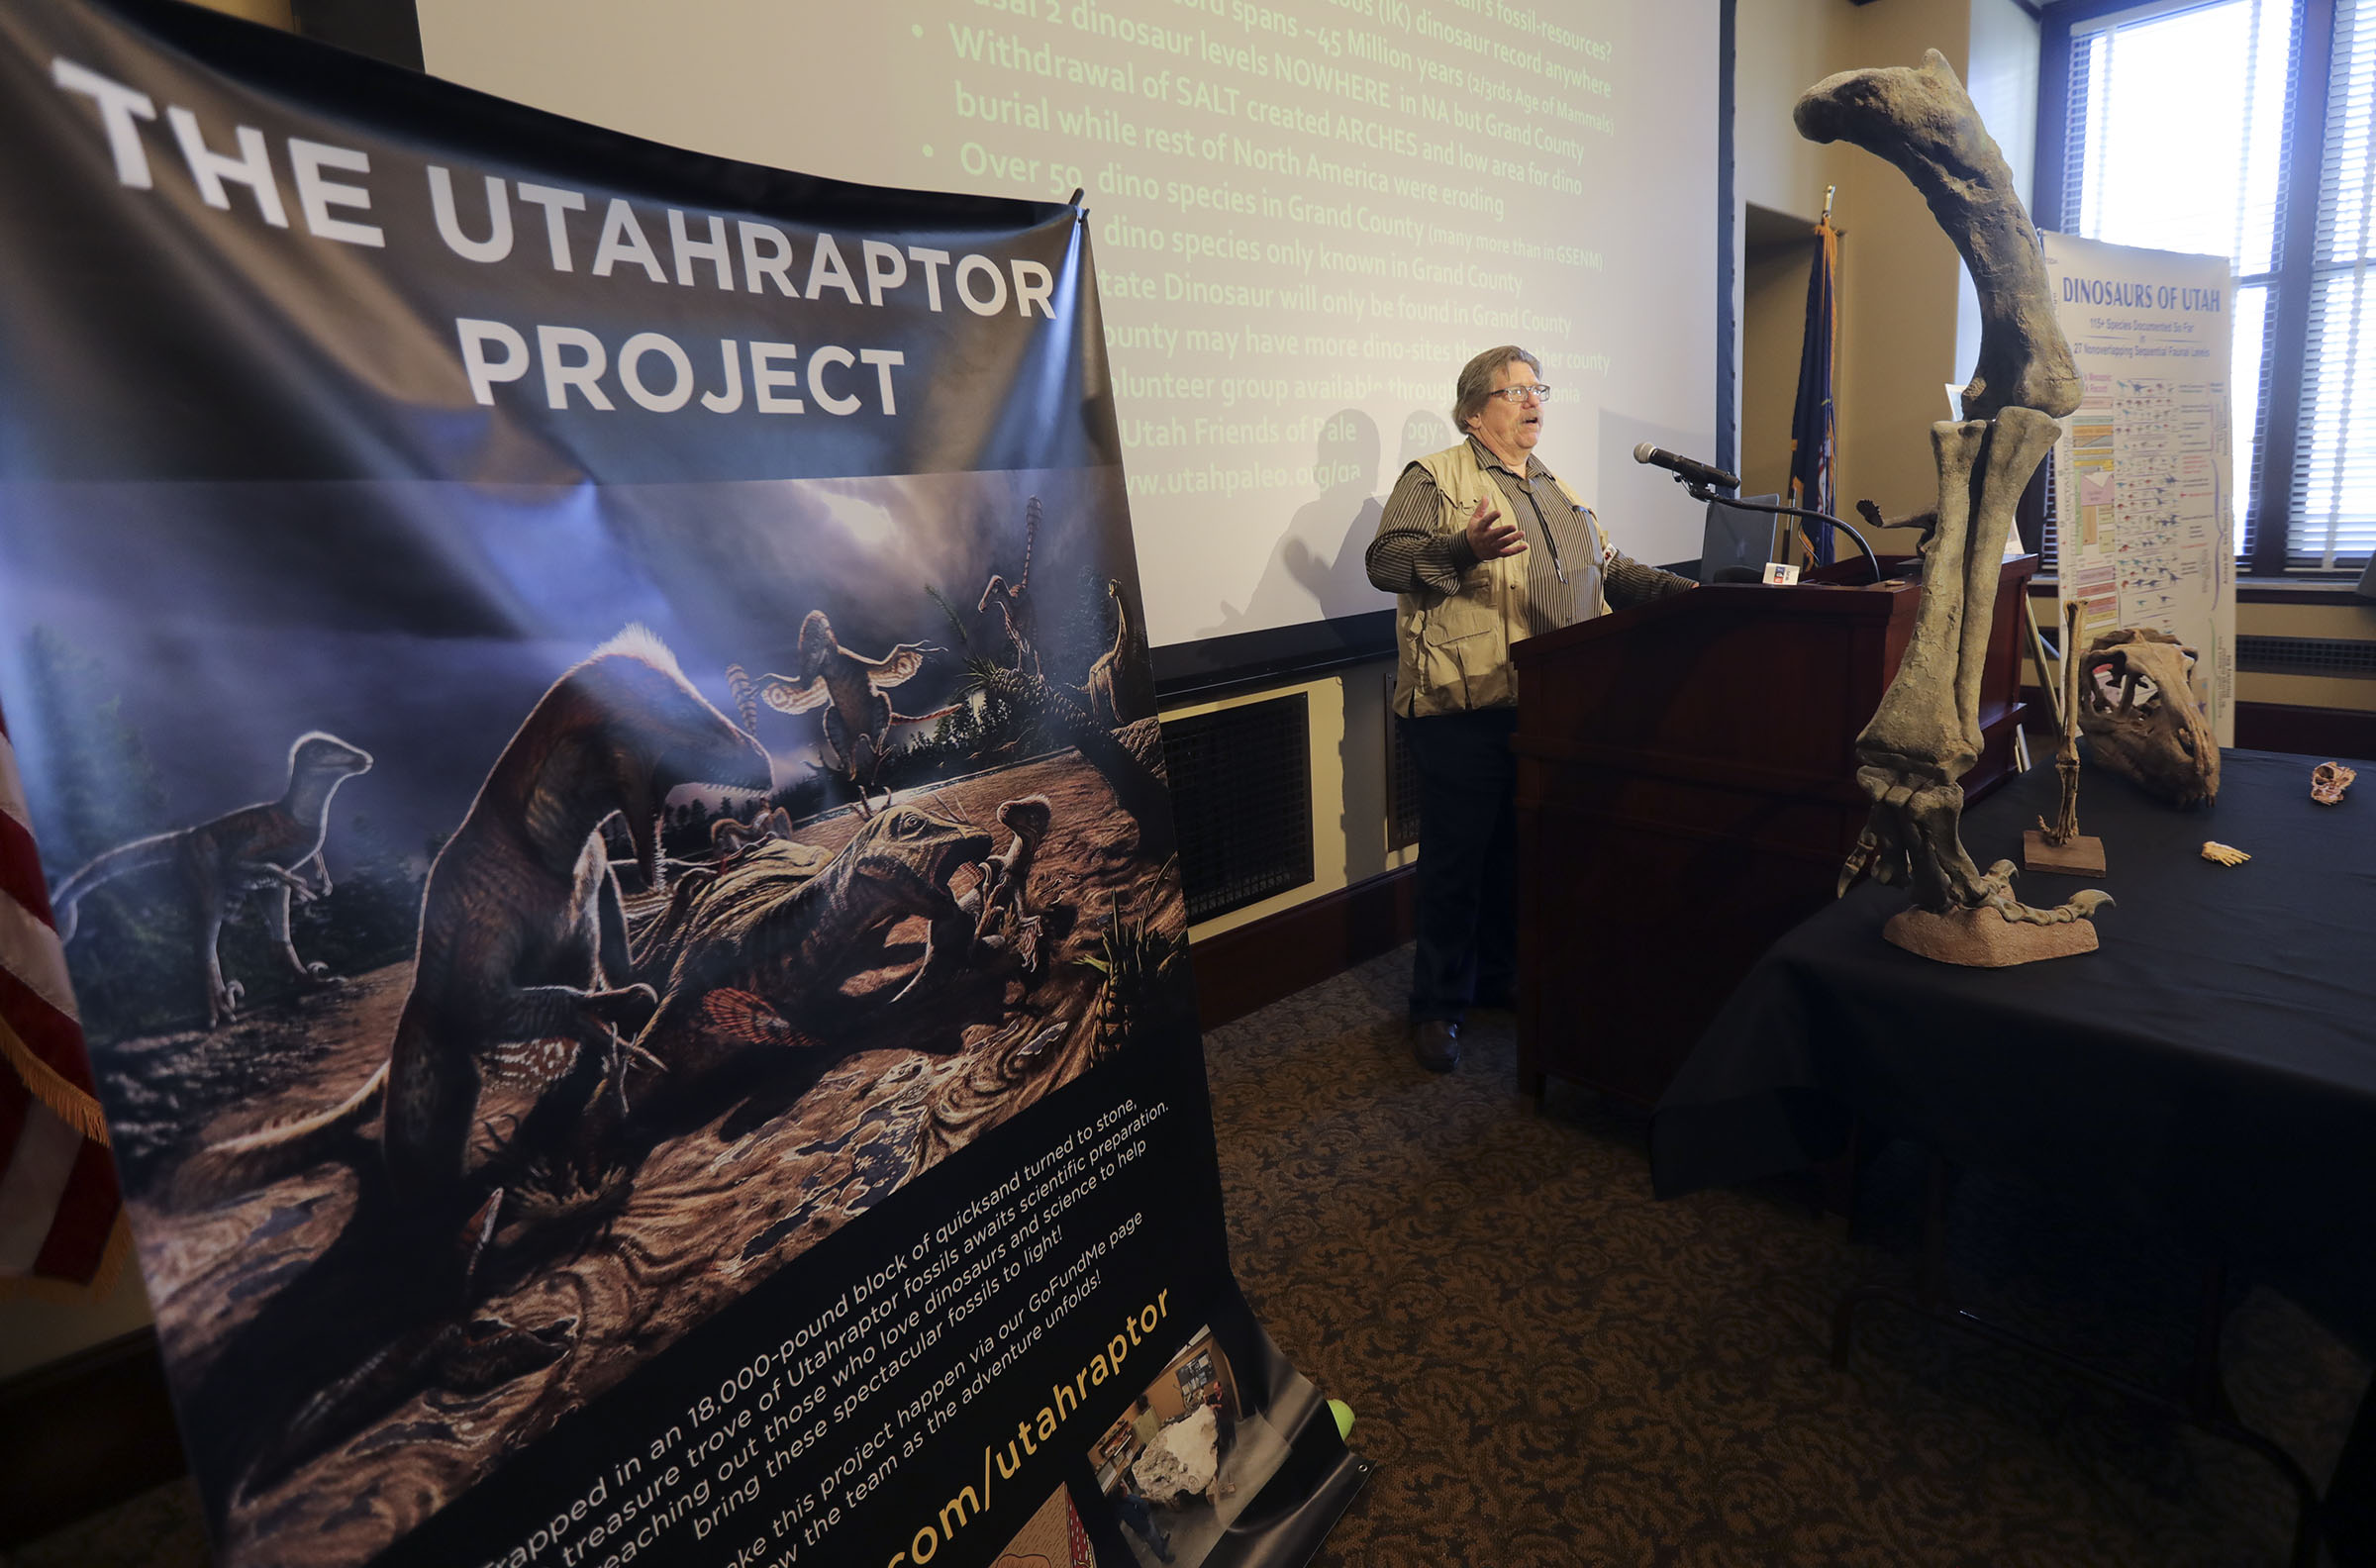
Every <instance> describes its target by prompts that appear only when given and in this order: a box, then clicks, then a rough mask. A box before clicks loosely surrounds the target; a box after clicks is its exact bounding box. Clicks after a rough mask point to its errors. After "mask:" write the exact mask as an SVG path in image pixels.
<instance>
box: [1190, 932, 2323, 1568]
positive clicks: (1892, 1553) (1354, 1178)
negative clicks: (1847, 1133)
mask: <svg viewBox="0 0 2376 1568" xmlns="http://www.w3.org/2000/svg"><path fill="white" fill-rule="evenodd" d="M1408 963H1409V953H1408V949H1405V950H1404V951H1402V952H1399V953H1396V954H1391V955H1389V956H1388V957H1386V958H1382V959H1379V960H1377V961H1375V962H1373V963H1370V964H1367V965H1365V966H1363V967H1362V968H1360V969H1357V970H1355V971H1353V972H1351V973H1348V974H1346V975H1342V976H1340V977H1338V978H1337V979H1336V980H1333V981H1331V982H1329V983H1327V984H1324V985H1322V986H1319V987H1316V988H1314V989H1313V990H1311V991H1308V992H1305V993H1303V994H1301V995H1299V996H1296V997H1293V998H1290V999H1289V1000H1287V1001H1285V1002H1282V1003H1279V1004H1277V1005H1275V1006H1273V1007H1270V1008H1268V1009H1265V1010H1264V1011H1262V1012H1261V1013H1258V1014H1255V1015H1253V1016H1252V1017H1249V1018H1247V1019H1244V1020H1242V1021H1240V1022H1239V1023H1238V1024H1235V1025H1232V1026H1230V1027H1228V1028H1226V1029H1219V1030H1217V1031H1215V1032H1213V1033H1212V1034H1210V1035H1208V1036H1207V1047H1206V1048H1207V1058H1208V1060H1209V1062H1210V1064H1211V1066H1210V1070H1211V1075H1212V1082H1213V1090H1214V1095H1215V1101H1216V1110H1217V1117H1218V1121H1219V1125H1220V1142H1221V1151H1222V1153H1221V1160H1222V1171H1223V1177H1224V1185H1225V1189H1226V1191H1227V1194H1228V1201H1229V1205H1230V1227H1231V1233H1232V1235H1233V1236H1234V1237H1235V1238H1236V1243H1235V1244H1236V1248H1237V1257H1236V1262H1237V1267H1238V1274H1239V1277H1240V1279H1241V1280H1242V1282H1243V1283H1244V1285H1245V1288H1246V1290H1247V1292H1248V1294H1249V1295H1250V1296H1251V1298H1252V1299H1253V1301H1254V1304H1255V1306H1256V1308H1257V1310H1258V1311H1260V1312H1261V1313H1262V1315H1263V1316H1264V1318H1265V1320H1266V1321H1267V1322H1268V1323H1269V1326H1270V1328H1271V1331H1272V1333H1273V1335H1274V1336H1275V1337H1276V1338H1277V1339H1278V1341H1279V1343H1280V1344H1281V1345H1282V1346H1283V1347H1284V1348H1285V1350H1286V1351H1287V1353H1288V1355H1289V1356H1290V1357H1292V1358H1293V1359H1294V1360H1295V1361H1296V1362H1297V1363H1298V1364H1299V1365H1300V1366H1301V1367H1302V1368H1303V1370H1304V1371H1305V1372H1307V1373H1308V1374H1310V1375H1311V1376H1312V1377H1313V1378H1314V1380H1315V1381H1317V1382H1318V1383H1319V1384H1320V1385H1321V1386H1322V1387H1323V1388H1324V1389H1325V1390H1326V1391H1327V1392H1328V1393H1330V1394H1332V1395H1335V1396H1337V1397H1339V1398H1342V1399H1344V1400H1346V1401H1347V1402H1349V1403H1350V1404H1351V1405H1352V1407H1353V1409H1354V1411H1355V1412H1356V1414H1357V1417H1358V1424H1357V1425H1356V1426H1355V1427H1354V1430H1353V1436H1352V1441H1353V1446H1354V1447H1355V1448H1356V1450H1358V1451H1359V1452H1361V1453H1363V1454H1364V1455H1366V1456H1367V1457H1369V1458H1371V1459H1374V1460H1376V1461H1378V1463H1379V1467H1380V1468H1379V1470H1378V1473H1377V1475H1376V1477H1375V1479H1374V1480H1373V1481H1372V1482H1371V1484H1370V1486H1369V1488H1368V1489H1367V1491H1366V1492H1365V1493H1364V1494H1363V1495H1362V1497H1361V1498H1360V1499H1359V1500H1357V1501H1356V1502H1355V1503H1354V1505H1353V1507H1352V1509H1351V1511H1350V1512H1349V1513H1348V1514H1347V1516H1346V1517H1345V1519H1344V1520H1343V1522H1342V1523H1341V1524H1340V1525H1338V1527H1337V1531H1336V1533H1335V1535H1334V1536H1333V1537H1332V1539H1331V1541H1330V1544H1329V1547H1328V1549H1327V1550H1326V1551H1325V1552H1324V1553H1323V1554H1322V1556H1321V1557H1320V1559H1319V1562H1320V1564H1322V1565H1326V1568H1356V1565H1357V1568H1423V1565H1424V1568H1443V1565H1446V1564H1459V1565H1474V1568H1552V1565H1560V1568H1566V1565H1571V1564H1614V1565H1633V1564H1679V1565H1680V1564H1688V1565H1693V1568H1699V1565H1707V1568H1716V1565H1731V1564H1802V1563H1803V1564H1819V1563H1821V1564H1833V1563H1837V1564H1871V1565H1874V1568H1904V1565H1910V1564H1919V1565H1961V1564H1969V1565H1973V1568H1983V1565H1985V1568H2015V1565H2038V1568H2043V1565H2047V1564H2055V1565H2088V1568H2105V1565H2112V1564H2129V1563H2133V1564H2140V1565H2142V1564H2151V1565H2155V1568H2174V1565H2181V1564H2187V1565H2191V1564H2204V1565H2213V1564H2217V1565H2222V1568H2228V1565H2237V1564H2259V1563H2270V1564H2275V1563H2282V1562H2283V1561H2284V1560H2285V1556H2286V1552H2287V1550H2288V1547H2289V1544H2290V1541H2291V1532H2292V1527H2293V1504H2292V1497H2293V1494H2292V1492H2291V1490H2290V1489H2289V1488H2288V1487H2286V1485H2285V1484H2284V1483H2283V1482H2282V1481H2281V1480H2279V1479H2278V1478H2277V1476H2276V1474H2275V1472H2274V1471H2272V1470H2271V1469H2270V1468H2269V1467H2268V1466H2267V1465H2266V1463H2265V1462H2264V1461H2262V1460H2260V1459H2258V1458H2256V1457H2254V1456H2252V1455H2250V1454H2248V1453H2246V1452H2244V1451H2243V1450H2241V1449H2238V1448H2235V1447H2231V1446H2230V1445H2228V1444H2227V1443H2223V1442H2220V1441H2218V1440H2216V1439H2214V1438H2211V1437H2208V1436H2205V1435H2202V1434H2200V1433H2197V1432H2194V1431H2192V1430H2189V1429H2186V1428H2183V1427H2180V1426H2178V1425H2177V1424H2176V1423H2174V1422H2172V1421H2166V1420H2163V1419H2161V1418H2159V1417H2156V1416H2153V1415H2152V1414H2150V1413H2148V1412H2143V1411H2140V1410H2139V1409H2138V1408H2137V1407H2136V1406H2134V1405H2133V1404H2131V1403H2129V1402H2128V1401H2125V1400H2123V1399H2121V1398H2119V1397H2117V1396H2114V1395H2111V1394H2108V1393H2099V1392H2097V1391H2094V1390H2092V1389H2090V1388H2088V1387H2087V1386H2085V1385H2083V1384H2080V1383H2078V1382H2077V1381H2075V1380H2074V1379H2072V1378H2070V1377H2068V1376H2066V1375H2064V1374H2062V1373H2059V1372H2056V1371H2054V1370H2052V1369H2050V1368H2047V1367H2044V1366H2042V1365H2038V1364H2036V1363H2033V1362H2031V1361H2029V1360H2028V1359H2026V1358H2023V1357H2019V1356H2016V1355H2014V1354H2012V1353H2010V1352H2007V1351H2003V1350H2000V1349H1997V1348H1995V1347H1993V1346H1990V1345H1986V1344H1983V1343H1981V1342H1979V1341H1977V1340H1973V1339H1969V1338H1967V1337H1966V1336H1963V1335H1960V1334H1951V1333H1949V1332H1947V1331H1945V1330H1943V1329H1940V1328H1937V1327H1935V1326H1932V1325H1931V1324H1928V1323H1922V1322H1921V1321H1919V1320H1917V1319H1915V1318H1913V1317H1912V1316H1911V1315H1908V1314H1905V1313H1901V1312H1899V1311H1897V1310H1896V1309H1894V1308H1890V1307H1878V1308H1874V1309H1870V1310H1868V1312H1867V1313H1866V1314H1865V1316H1864V1317H1863V1318H1862V1319H1861V1320H1860V1329H1859V1334H1858V1342H1857V1350H1856V1354H1855V1357H1854V1359H1853V1361H1852V1363H1851V1366H1850V1369H1849V1371H1847V1372H1846V1373H1840V1372H1835V1371H1834V1370H1833V1369H1832V1365H1831V1363H1830V1360H1829V1358H1828V1344H1829V1319H1830V1312H1831V1308H1832V1302H1833V1301H1834V1299H1835V1298H1836V1297H1837V1296H1838V1295H1839V1294H1840V1293H1841V1292H1842V1291H1844V1290H1846V1289H1848V1288H1849V1287H1851V1286H1853V1285H1856V1284H1860V1283H1864V1282H1867V1281H1869V1280H1872V1279H1875V1278H1885V1279H1891V1280H1898V1281H1910V1280H1911V1278H1912V1243H1913V1239H1914V1236H1915V1220H1916V1216H1917V1214H1918V1210H1917V1207H1916V1206H1917V1202H1918V1200H1919V1197H1920V1192H1921V1183H1922V1176H1923V1170H1922V1164H1921V1161H1920V1160H1919V1158H1917V1157H1915V1156H1914V1155H1913V1154H1912V1153H1911V1152H1910V1151H1905V1150H1899V1149H1893V1150H1892V1151H1891V1152H1890V1153H1889V1154H1886V1155H1885V1156H1884V1157H1883V1158H1882V1159H1881V1160H1879V1161H1878V1162H1876V1164H1875V1165H1874V1166H1873V1167H1872V1169H1871V1171H1870V1172H1869V1173H1868V1176H1867V1178H1866V1182H1865V1196H1864V1202H1863V1208H1862V1214H1861V1216H1860V1220H1859V1225H1858V1230H1857V1237H1856V1240H1855V1241H1854V1242H1853V1243H1851V1242H1850V1241H1849V1240H1848V1239H1847V1236H1846V1233H1845V1227H1844V1225H1843V1224H1842V1222H1840V1221H1839V1220H1837V1219H1831V1220H1819V1219H1817V1218H1815V1217H1814V1216H1813V1215H1812V1214H1811V1213H1810V1210H1809V1209H1808V1207H1807V1206H1806V1204H1805V1203H1804V1202H1802V1201H1799V1199H1798V1198H1797V1197H1796V1196H1795V1195H1794V1194H1792V1193H1791V1192H1789V1191H1788V1190H1786V1189H1784V1188H1782V1187H1776V1188H1775V1189H1773V1190H1770V1191H1768V1190H1748V1191H1726V1192H1712V1193H1704V1194H1700V1195H1697V1196H1694V1197H1691V1198H1686V1199H1681V1200H1678V1201H1675V1202H1671V1203H1665V1204H1659V1203H1654V1202H1652V1201H1651V1198H1650V1194H1649V1175H1648V1165H1647V1160H1646V1158H1645V1157H1644V1154H1643V1147H1644V1124H1643V1123H1642V1121H1641V1120H1640V1119H1639V1118H1637V1117H1633V1116H1629V1115H1622V1114H1619V1113H1615V1112H1612V1111H1610V1110H1607V1109H1605V1108H1604V1107H1603V1106H1602V1104H1601V1103H1600V1102H1599V1101H1598V1099H1597V1098H1596V1097H1593V1096H1591V1095H1589V1094H1587V1093H1585V1092H1583V1091H1580V1090H1576V1089H1573V1088H1568V1087H1562V1086H1556V1085H1555V1086H1554V1087H1553V1089H1552V1091H1551V1096H1550V1100H1549V1104H1548V1106H1547V1108H1546V1114H1543V1115H1537V1114H1535V1110H1534V1108H1533V1107H1532V1105H1531V1104H1530V1103H1528V1102H1526V1101H1524V1100H1522V1099H1520V1098H1519V1097H1518V1096H1517V1095H1516V1094H1515V1092H1514V1088H1513V1085H1514V1083H1515V1073H1514V1068H1513V1054H1514V1051H1515V1036H1514V1028H1513V1024H1512V1022H1511V1019H1510V1016H1509V1015H1508V1014H1486V1015H1483V1016H1482V1017H1480V1018H1479V1019H1478V1020H1476V1021H1475V1024H1474V1027H1472V1029H1471V1030H1470V1034H1469V1039H1468V1046H1469V1054H1468V1058H1467V1059H1466V1060H1464V1061H1463V1062H1462V1064H1461V1067H1460V1070H1459V1071H1458V1073H1456V1074H1454V1075H1453V1076H1451V1077H1449V1078H1438V1077H1435V1076H1433V1075H1431V1074H1428V1073H1425V1072H1423V1071H1422V1070H1420V1069H1419V1068H1418V1067H1416V1066H1414V1065H1413V1064H1412V1063H1411V1061H1410V1058H1409V1055H1408V1052H1407V1051H1406V1049H1405V1047H1404V1044H1403V1035H1402V1029H1401V998H1402V991H1403V984H1404V980H1405V976H1406V973H1407V966H1408ZM1951 1216H1952V1218H1951V1222H1950V1224H1951V1232H1950V1233H1951V1234H1952V1235H1953V1237H1954V1246H1953V1250H1952V1252H1951V1254H1950V1280H1951V1283H1952V1287H1953V1289H1954V1290H1955V1291H1956V1292H1957V1293H1959V1295H1961V1296H1962V1297H1963V1298H1964V1302H1965V1305H1967V1306H1970V1307H1972V1308H1974V1309H1975V1310H1980V1311H1985V1312H1987V1313H1990V1314H1991V1315H1993V1316H1996V1317H1998V1318H2000V1319H2002V1320H2003V1321H2005V1322H2008V1323H2013V1324H2015V1325H2017V1326H2021V1327H2024V1328H2027V1329H2029V1330H2030V1331H2032V1332H2036V1333H2039V1334H2041V1335H2044V1336H2047V1337H2050V1338H2051V1339H2052V1340H2053V1341H2054V1342H2055V1343H2057V1344H2059V1345H2061V1346H2062V1347H2064V1348H2066V1349H2069V1350H2072V1351H2075V1352H2077V1353H2079V1354H2082V1355H2086V1356H2089V1357H2091V1358H2094V1359H2099V1360H2101V1361H2103V1362H2105V1363H2107V1364H2110V1365H2113V1366H2116V1367H2119V1368H2122V1369H2123V1370H2127V1371H2129V1372H2130V1374H2131V1375H2134V1376H2138V1377H2140V1378H2147V1379H2152V1380H2153V1381H2155V1382H2156V1384H2157V1386H2168V1385H2169V1384H2170V1383H2171V1382H2173V1381H2174V1380H2175V1377H2176V1374H2177V1372H2178V1370H2179V1369H2181V1368H2183V1366H2184V1364H2185V1360H2186V1353H2187V1347H2188V1344H2189V1342H2190V1337H2191V1332H2192V1318H2193V1310H2194V1303H2195V1299H2196V1292H2197V1289H2198V1281H2199V1276H2198V1275H2197V1274H2196V1273H2195V1272H2194V1271H2193V1269H2192V1268H2191V1267H2190V1266H2189V1265H2188V1264H2187V1262H2186V1261H2185V1260H2184V1258H2183V1257H2182V1256H2181V1255H2180V1254H2179V1253H2178V1252H2177V1251H2176V1250H2175V1249H2174V1248H2171V1247H2168V1246H2164V1245H2158V1244H2156V1243H2155V1242H2153V1241H2150V1240H2140V1239H2139V1238H2137V1237H2136V1236H2135V1235H2134V1234H2133V1233H2131V1232H2128V1231H2124V1230H2122V1229H2120V1228H2118V1227H2116V1226H2113V1225H2108V1224H2105V1223H2103V1222H2102V1221H2100V1220H2095V1219H2091V1218H2090V1217H2088V1216H2086V1215H2084V1214H2082V1213H2078V1212H2075V1211H2073V1210H2071V1209H2069V1208H2067V1207H2065V1206H2062V1205H2058V1204H2056V1203H2055V1202H2053V1201H2052V1200H2050V1199H2048V1198H2045V1197H2042V1196H2040V1195H2037V1194H2032V1193H2030V1192H2028V1191H2026V1190H2024V1189H2021V1188H2018V1187H2013V1186H2010V1185H2007V1184H2003V1183H1995V1182H1988V1181H1984V1180H1982V1179H1980V1178H1978V1177H1971V1178H1967V1179H1966V1180H1965V1181H1964V1182H1963V1183H1962V1184H1961V1185H1960V1186H1959V1187H1958V1189H1957V1190H1956V1196H1955V1200H1954V1207H1953V1210H1952V1211H1951ZM2226 1349H2227V1355H2228V1368H2229V1385H2230V1389H2231V1392H2232V1393H2233V1395H2234V1399H2235V1404H2236V1406H2237V1407H2238V1409H2239V1410H2240V1412H2241V1413H2242V1415H2243V1417H2244V1419H2245V1420H2246V1421H2247V1422H2248V1423H2251V1424H2255V1425H2258V1426H2259V1427H2260V1428H2261V1429H2262V1430H2264V1431H2267V1432H2268V1433H2270V1434H2271V1435H2272V1436H2274V1437H2276V1438H2277V1439H2278V1440H2279V1441H2280V1442H2282V1443H2284V1444H2285V1445H2286V1446H2287V1447H2289V1448H2290V1449H2291V1450H2292V1451H2293V1452H2294V1453H2295V1454H2296V1455H2297V1456H2299V1457H2301V1458H2303V1459H2304V1461H2305V1462H2306V1463H2307V1464H2308V1466H2309V1468H2310V1470H2311V1472H2312V1474H2313V1475H2314V1476H2316V1477H2318V1478H2319V1479H2320V1480H2321V1481H2322V1482H2323V1481H2324V1480H2325V1477H2326V1473H2327V1469H2328V1467H2330V1466H2331V1464H2332V1462H2333V1459H2334V1455H2335V1453H2336V1452H2337V1450H2338V1449H2339V1447H2340V1445H2341V1442H2342V1439H2343V1435H2344V1432H2345V1431H2346V1429H2347V1427H2348V1425H2349V1422H2350V1418H2351V1414H2352V1411H2353V1409H2354V1408H2355V1406H2356V1403H2357V1400H2358V1396H2359V1393H2360V1391H2361V1389H2362V1388H2363V1387H2364V1386H2365V1384H2366V1382H2367V1379H2368V1375H2369V1368H2368V1365H2367V1363H2366V1362H2365V1361H2363V1360H2361V1359H2359V1358H2358V1357H2357V1356H2355V1355H2354V1354H2353V1353H2352V1352H2351V1351H2350V1350H2348V1349H2346V1348H2345V1347H2344V1346H2343V1345H2341V1344H2340V1343H2338V1342H2337V1341H2336V1339H2335V1338H2334V1337H2332V1336H2331V1335H2329V1334H2327V1332H2325V1331H2324V1330H2322V1329H2321V1328H2320V1327H2319V1326H2318V1325H2317V1324H2316V1323H2313V1322H2312V1321H2311V1320H2310V1319H2309V1318H2308V1317H2307V1316H2306V1315H2305V1314H2304V1313H2303V1312H2301V1311H2300V1310H2299V1309H2297V1308H2295V1307H2294V1306H2292V1305H2291V1304H2290V1303H2288V1302H2286V1301H2285V1300H2282V1299H2280V1298H2278V1297H2277V1296H2275V1295H2274V1294H2273V1293H2271V1292H2268V1291H2266V1290H2255V1291H2253V1292H2251V1293H2250V1294H2249V1295H2248V1296H2247V1297H2245V1299H2244V1300H2243V1302H2242V1304H2241V1305H2240V1306H2239V1307H2238V1308H2237V1310H2236V1311H2235V1313H2234V1315H2233V1317H2232V1318H2231V1320H2230V1323H2229V1327H2228V1338H2227V1342H2226Z"/></svg>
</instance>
